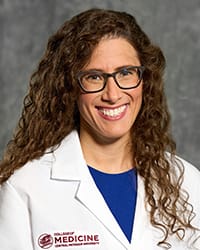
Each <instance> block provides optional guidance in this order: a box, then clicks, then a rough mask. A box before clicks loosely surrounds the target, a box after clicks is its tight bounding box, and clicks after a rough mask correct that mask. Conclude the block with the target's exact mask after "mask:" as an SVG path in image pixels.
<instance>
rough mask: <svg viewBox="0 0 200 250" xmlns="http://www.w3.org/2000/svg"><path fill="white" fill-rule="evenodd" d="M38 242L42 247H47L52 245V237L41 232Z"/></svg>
mask: <svg viewBox="0 0 200 250" xmlns="http://www.w3.org/2000/svg"><path fill="white" fill-rule="evenodd" d="M38 244H39V246H40V247H41V248H43V249H48V248H50V247H51V246H52V245H53V237H52V236H51V235H50V234H42V235H40V237H39V239H38Z"/></svg>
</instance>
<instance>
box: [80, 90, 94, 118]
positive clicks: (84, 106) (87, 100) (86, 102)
mask: <svg viewBox="0 0 200 250" xmlns="http://www.w3.org/2000/svg"><path fill="white" fill-rule="evenodd" d="M77 105H78V109H79V112H80V115H84V114H85V112H86V111H87V110H89V109H90V108H91V107H92V98H91V96H90V95H89V94H81V95H80V96H79V97H78V100H77Z"/></svg>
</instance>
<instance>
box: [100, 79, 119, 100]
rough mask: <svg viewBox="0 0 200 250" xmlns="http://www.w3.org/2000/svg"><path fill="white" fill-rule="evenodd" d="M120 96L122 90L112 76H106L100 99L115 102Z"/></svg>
mask: <svg viewBox="0 0 200 250" xmlns="http://www.w3.org/2000/svg"><path fill="white" fill-rule="evenodd" d="M121 97H122V90H121V89H120V88H119V87H118V86H117V84H116V82H115V80H114V78H113V77H108V78H107V82H106V86H105V88H104V90H103V93H102V100H104V101H106V102H110V103H116V102H117V101H118V100H120V99H121Z"/></svg>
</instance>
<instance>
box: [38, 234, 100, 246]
mask: <svg viewBox="0 0 200 250" xmlns="http://www.w3.org/2000/svg"><path fill="white" fill-rule="evenodd" d="M98 244H99V235H98V234H78V233H75V232H56V233H53V234H47V233H44V234H41V235H40V236H39V238H38V245H39V246H40V247H41V248H42V249H48V248H50V247H52V246H54V247H56V248H61V247H78V246H86V245H87V246H88V245H91V246H94V245H98Z"/></svg>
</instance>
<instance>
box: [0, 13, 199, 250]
mask: <svg viewBox="0 0 200 250" xmlns="http://www.w3.org/2000/svg"><path fill="white" fill-rule="evenodd" d="M164 67H165V59H164V56H163V54H162V52H161V50H160V49H159V48H158V47H157V46H155V45H153V44H152V43H151V41H150V40H149V38H148V37H147V36H146V34H145V33H144V32H143V31H142V30H141V28H140V27H139V26H138V24H137V22H136V20H135V18H134V17H132V16H131V15H129V14H127V13H122V12H117V11H110V10H100V9H91V10H88V11H85V12H83V13H80V14H79V15H77V16H75V17H73V18H72V19H71V20H69V21H67V22H65V23H64V25H63V26H62V27H61V28H60V29H59V30H58V31H57V32H56V33H55V34H54V35H53V36H52V37H50V39H49V42H48V45H47V49H46V51H45V54H44V55H43V57H42V59H41V61H40V63H39V66H38V69H37V70H36V71H35V73H34V74H33V75H32V77H31V81H30V90H29V93H28V95H27V96H26V98H25V101H24V109H23V112H22V115H21V118H20V121H19V124H18V128H17V131H16V133H15V136H14V138H13V140H11V141H10V143H9V145H8V148H7V150H6V152H5V155H4V159H3V160H2V162H1V165H0V167H1V184H2V187H1V193H0V201H1V202H0V242H1V246H2V249H4V250H14V249H20V250H27V249H28V250H29V249H30V250H33V249H34V250H36V249H37V250H38V249H48V248H49V249H57V248H60V249H103V250H105V249H109V250H110V249H120V250H121V249H141V250H142V249H145V250H146V249H148V250H151V249H152V250H156V249H168V248H171V249H176V250H178V249H190V248H189V247H191V249H198V248H200V242H199V241H198V235H199V229H198V228H199V227H200V214H199V211H200V201H199V198H197V192H198V191H199V188H200V182H199V180H200V174H199V172H198V171H197V169H196V168H194V167H193V166H191V165H190V164H189V163H187V162H185V161H183V160H181V159H179V158H177V157H176V156H175V143H174V141H173V139H172V137H171V134H170V116H169V112H168V109H167V104H166V100H165V95H164V90H163V71H164ZM166 152H168V153H166ZM191 180H192V183H193V185H192V184H191ZM195 247H196V248H195Z"/></svg>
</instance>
